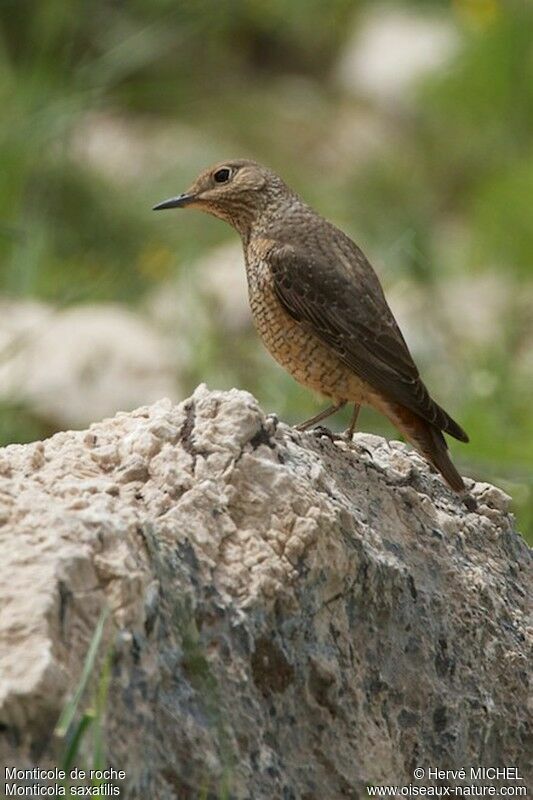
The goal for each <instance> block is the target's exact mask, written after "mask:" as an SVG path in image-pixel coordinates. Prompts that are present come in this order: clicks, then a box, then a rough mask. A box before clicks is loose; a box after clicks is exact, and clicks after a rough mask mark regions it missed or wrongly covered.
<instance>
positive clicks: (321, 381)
mask: <svg viewBox="0 0 533 800" xmlns="http://www.w3.org/2000/svg"><path fill="white" fill-rule="evenodd" d="M250 271H251V270H250V269H249V270H248V289H249V297H250V306H251V308H252V315H253V319H254V323H255V327H256V328H257V331H258V333H259V335H260V336H261V338H262V340H263V342H264V344H265V346H266V348H267V349H268V350H269V352H270V353H271V354H272V356H273V357H274V358H275V359H276V361H277V362H278V363H279V364H281V366H282V367H284V368H285V369H286V370H287V372H289V373H290V374H291V375H292V377H293V378H295V380H297V381H298V382H299V383H302V384H303V385H304V386H307V387H308V388H310V389H313V390H314V391H317V392H320V393H321V394H323V395H325V396H327V397H331V398H332V399H333V400H353V401H354V402H361V403H364V402H365V401H366V399H367V397H368V396H369V394H370V393H371V389H370V387H369V386H368V385H367V384H366V383H365V382H364V381H361V380H360V379H359V378H358V377H357V376H356V375H355V374H354V373H353V372H352V371H351V370H349V369H348V368H347V367H346V366H345V365H344V364H343V363H342V361H340V359H339V358H338V357H337V356H336V355H335V353H333V352H332V351H331V350H330V349H329V348H328V347H327V346H326V345H325V344H323V343H322V342H321V341H320V339H318V337H316V336H314V335H313V334H312V333H310V332H308V331H306V330H304V328H302V326H301V325H300V324H299V323H298V322H296V321H295V320H293V319H292V317H291V316H289V314H287V312H286V311H285V310H284V309H283V307H282V306H281V304H280V303H279V300H278V299H277V297H276V295H275V294H274V290H273V287H272V283H271V280H270V278H269V275H268V270H267V268H266V267H264V268H263V269H260V270H254V271H255V272H256V274H254V275H250ZM258 272H260V273H261V274H257V273H258Z"/></svg>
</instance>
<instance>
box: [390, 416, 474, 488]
mask: <svg viewBox="0 0 533 800" xmlns="http://www.w3.org/2000/svg"><path fill="white" fill-rule="evenodd" d="M389 412H392V413H389V416H390V418H391V420H392V422H394V424H395V425H396V426H397V427H398V428H399V429H400V430H401V432H402V433H403V434H405V436H406V437H407V438H408V439H409V441H410V442H411V443H412V444H413V445H414V446H415V447H416V449H417V450H418V451H419V452H420V453H422V455H423V456H425V457H426V458H427V459H428V461H430V462H431V463H432V464H433V466H434V467H435V468H436V469H438V471H439V472H440V474H441V475H442V477H443V478H444V479H445V481H446V482H447V483H448V485H449V486H451V488H452V489H454V490H455V491H456V492H464V491H466V490H465V485H464V482H463V479H462V478H461V476H460V475H459V473H458V472H457V470H456V469H455V467H454V465H453V464H452V461H451V459H450V456H449V454H448V446H447V444H446V440H445V438H444V436H443V435H442V431H440V430H439V429H438V428H436V427H435V426H434V425H431V424H430V423H429V422H426V420H425V419H422V418H421V417H419V416H418V415H417V414H415V413H413V412H412V411H411V410H410V409H408V408H405V407H404V406H399V405H396V404H394V406H392V405H391V406H389Z"/></svg>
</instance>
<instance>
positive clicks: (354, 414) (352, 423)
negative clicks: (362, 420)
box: [344, 403, 361, 442]
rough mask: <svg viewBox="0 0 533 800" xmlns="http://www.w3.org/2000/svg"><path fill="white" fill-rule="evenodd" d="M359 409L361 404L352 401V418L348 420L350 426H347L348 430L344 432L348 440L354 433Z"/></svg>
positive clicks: (350, 439)
mask: <svg viewBox="0 0 533 800" xmlns="http://www.w3.org/2000/svg"><path fill="white" fill-rule="evenodd" d="M360 411H361V405H360V404H359V403H354V404H353V412H352V418H351V420H350V427H349V428H348V430H347V431H346V433H345V434H344V435H345V437H346V439H347V440H348V441H349V442H351V441H352V439H353V435H354V433H355V426H356V424H357V417H358V416H359V412H360Z"/></svg>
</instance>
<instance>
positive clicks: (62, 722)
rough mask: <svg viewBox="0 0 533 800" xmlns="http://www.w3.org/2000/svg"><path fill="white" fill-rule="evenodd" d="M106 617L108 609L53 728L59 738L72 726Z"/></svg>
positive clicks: (100, 620)
mask: <svg viewBox="0 0 533 800" xmlns="http://www.w3.org/2000/svg"><path fill="white" fill-rule="evenodd" d="M108 615H109V609H108V608H107V607H106V608H104V609H102V612H101V614H100V617H99V619H98V622H97V624H96V628H95V631H94V634H93V638H92V639H91V644H90V645H89V650H88V651H87V655H86V657H85V663H84V665H83V670H82V673H81V678H80V680H79V682H78V685H77V687H76V691H75V692H74V695H73V697H72V698H71V700H70V701H69V702H68V703H67V705H66V706H65V708H64V709H63V711H62V713H61V716H60V718H59V720H58V722H57V725H56V728H55V734H56V736H58V737H60V738H64V737H65V736H66V734H67V731H68V729H69V727H70V725H71V724H72V721H73V719H74V716H75V714H76V711H77V708H78V705H79V702H80V700H81V698H82V696H83V693H84V692H85V689H86V687H87V683H88V682H89V678H90V677H91V674H92V671H93V669H94V665H95V661H96V656H97V654H98V648H99V647H100V642H101V641H102V635H103V632H104V626H105V623H106V620H107V617H108Z"/></svg>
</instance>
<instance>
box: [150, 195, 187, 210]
mask: <svg viewBox="0 0 533 800" xmlns="http://www.w3.org/2000/svg"><path fill="white" fill-rule="evenodd" d="M195 199H196V195H195V194H189V193H188V192H185V193H184V194H179V195H178V196H177V197H171V198H170V199H169V200H163V202H162V203H158V204H157V205H156V206H154V207H153V208H152V211H162V210H163V209H164V208H183V207H184V206H187V205H189V203H192V202H193V200H195Z"/></svg>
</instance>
